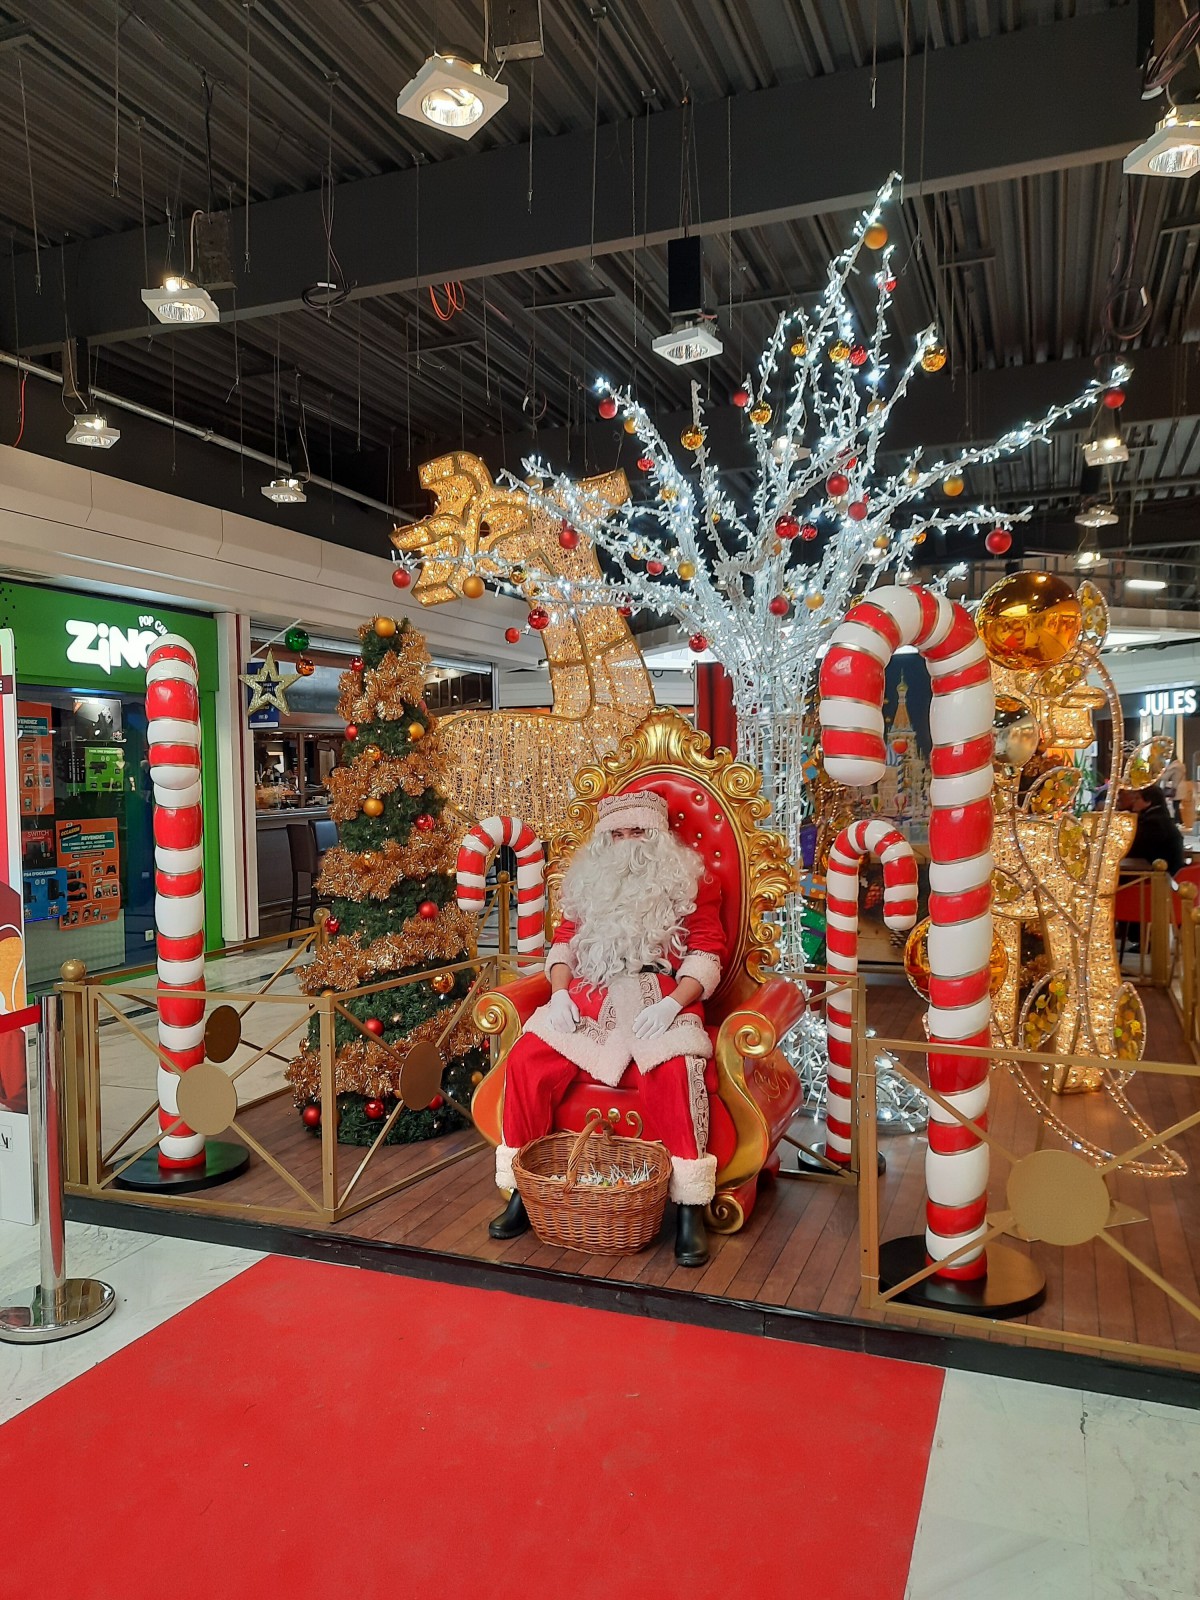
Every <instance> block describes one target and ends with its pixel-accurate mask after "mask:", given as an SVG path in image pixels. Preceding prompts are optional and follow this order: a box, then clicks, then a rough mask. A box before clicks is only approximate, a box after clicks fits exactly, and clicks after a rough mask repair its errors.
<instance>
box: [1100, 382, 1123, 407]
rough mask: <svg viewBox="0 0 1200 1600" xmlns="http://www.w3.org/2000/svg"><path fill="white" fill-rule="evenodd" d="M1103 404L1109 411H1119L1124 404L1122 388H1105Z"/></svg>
mask: <svg viewBox="0 0 1200 1600" xmlns="http://www.w3.org/2000/svg"><path fill="white" fill-rule="evenodd" d="M1104 404H1105V405H1106V406H1107V407H1108V409H1109V410H1110V411H1119V410H1120V409H1121V407H1122V406H1123V405H1124V404H1125V391H1124V389H1120V388H1118V389H1106V390H1105V392H1104Z"/></svg>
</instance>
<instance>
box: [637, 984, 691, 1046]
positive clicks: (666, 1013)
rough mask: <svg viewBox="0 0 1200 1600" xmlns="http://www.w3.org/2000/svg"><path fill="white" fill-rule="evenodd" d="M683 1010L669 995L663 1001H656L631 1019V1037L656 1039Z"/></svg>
mask: <svg viewBox="0 0 1200 1600" xmlns="http://www.w3.org/2000/svg"><path fill="white" fill-rule="evenodd" d="M682 1010H683V1007H682V1006H681V1005H680V1004H679V1001H678V1000H675V999H672V997H671V996H670V995H668V996H667V997H666V999H665V1000H657V1001H655V1003H654V1005H652V1006H647V1007H646V1009H645V1010H644V1011H641V1012H639V1013H638V1015H637V1016H636V1017H635V1018H634V1019H633V1037H634V1038H635V1039H657V1038H658V1036H659V1035H660V1034H662V1033H666V1031H667V1029H668V1028H669V1027H670V1026H671V1024H672V1023H673V1022H674V1021H675V1018H676V1017H677V1016H678V1015H679V1013H680V1012H681V1011H682Z"/></svg>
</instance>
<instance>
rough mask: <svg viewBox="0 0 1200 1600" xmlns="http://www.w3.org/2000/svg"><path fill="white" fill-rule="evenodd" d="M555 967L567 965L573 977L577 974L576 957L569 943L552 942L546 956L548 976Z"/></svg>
mask: <svg viewBox="0 0 1200 1600" xmlns="http://www.w3.org/2000/svg"><path fill="white" fill-rule="evenodd" d="M555 967H566V969H567V971H568V972H569V973H570V974H571V976H572V977H574V976H575V958H574V956H572V954H571V946H570V945H569V944H552V945H551V946H550V950H549V952H548V954H547V956H546V976H547V977H549V976H550V974H551V973H552V972H553V971H554V969H555Z"/></svg>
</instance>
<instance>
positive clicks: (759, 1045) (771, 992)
mask: <svg viewBox="0 0 1200 1600" xmlns="http://www.w3.org/2000/svg"><path fill="white" fill-rule="evenodd" d="M807 1004H808V998H807V996H806V995H805V993H804V990H803V989H801V988H800V987H799V985H798V984H795V983H793V982H792V981H791V979H790V978H770V979H768V981H767V982H766V983H765V984H763V986H762V988H761V989H760V990H759V992H758V994H757V996H756V997H755V1000H754V1004H753V1005H752V1006H751V1005H746V1006H739V1007H738V1009H737V1010H736V1011H731V1012H730V1014H729V1015H728V1016H727V1017H726V1018H725V1020H724V1022H722V1024H721V1030H720V1033H719V1035H718V1047H719V1046H720V1045H721V1044H731V1045H732V1046H733V1048H734V1050H736V1052H737V1054H738V1055H739V1056H743V1057H746V1056H749V1057H750V1058H751V1059H753V1060H758V1059H761V1058H762V1057H763V1056H769V1055H770V1054H771V1052H772V1051H773V1050H775V1049H776V1048H777V1047H778V1046H779V1044H780V1043H781V1041H782V1040H783V1039H784V1038H786V1037H787V1035H788V1034H789V1033H790V1032H791V1030H792V1029H793V1028H794V1027H795V1025H796V1023H797V1022H798V1021H799V1020H800V1018H801V1016H802V1015H803V1013H804V1010H805V1007H806V1006H807Z"/></svg>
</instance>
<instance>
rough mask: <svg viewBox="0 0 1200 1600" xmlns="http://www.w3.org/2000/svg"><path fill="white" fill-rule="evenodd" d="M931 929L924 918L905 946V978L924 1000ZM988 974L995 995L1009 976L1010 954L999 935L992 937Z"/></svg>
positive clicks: (927, 981) (926, 986)
mask: <svg viewBox="0 0 1200 1600" xmlns="http://www.w3.org/2000/svg"><path fill="white" fill-rule="evenodd" d="M929 927H930V923H929V918H928V917H922V918H921V920H920V922H918V923H917V925H916V927H915V928H914V929H913V930H912V932H911V933H910V934H909V936H908V938H907V940H906V941H905V944H904V976H905V977H906V978H907V979H908V981H909V983H911V984H912V986H913V988H914V989H915V990H916V991H917V993H918V994H919V995H920V996H921V999H922V1000H928V999H929V978H930V972H929ZM988 973H989V976H988V993H989V994H995V993H996V991H997V990H998V989H999V988H1000V986H1001V984H1003V982H1004V980H1005V978H1006V977H1007V976H1008V953H1007V951H1006V950H1005V948H1004V944H1003V942H1002V941H1001V938H1000V935H999V934H998V933H995V934H993V935H992V953H991V957H990V959H989V961H988Z"/></svg>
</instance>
